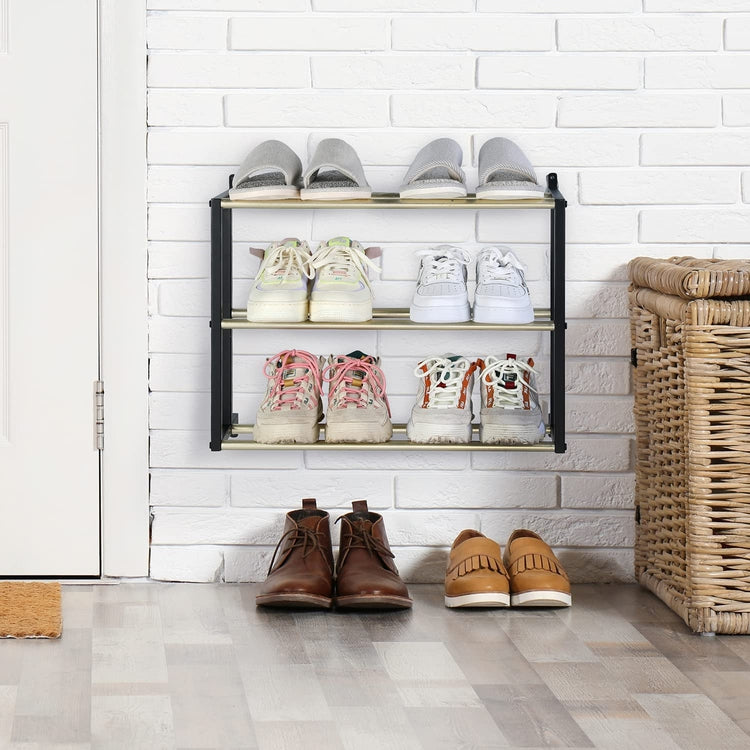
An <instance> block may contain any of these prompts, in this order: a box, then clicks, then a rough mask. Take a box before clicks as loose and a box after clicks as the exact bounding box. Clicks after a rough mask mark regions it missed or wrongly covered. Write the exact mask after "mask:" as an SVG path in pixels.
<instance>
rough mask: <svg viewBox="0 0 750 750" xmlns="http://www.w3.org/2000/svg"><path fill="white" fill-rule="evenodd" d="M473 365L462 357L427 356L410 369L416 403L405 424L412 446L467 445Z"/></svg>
mask: <svg viewBox="0 0 750 750" xmlns="http://www.w3.org/2000/svg"><path fill="white" fill-rule="evenodd" d="M475 369H476V364H475V363H474V362H472V361H471V360H469V359H466V357H461V356H459V355H456V354H445V355H443V356H442V357H428V358H427V359H424V360H422V361H421V362H420V363H419V364H418V365H417V367H416V369H415V370H414V374H415V375H416V376H417V377H418V378H420V382H419V389H418V391H417V402H416V403H415V404H414V407H413V408H412V410H411V417H410V419H409V422H408V424H407V425H406V435H407V437H408V438H409V440H411V441H412V442H413V443H469V442H471V419H472V416H473V414H472V411H471V391H472V388H473V386H474V370H475Z"/></svg>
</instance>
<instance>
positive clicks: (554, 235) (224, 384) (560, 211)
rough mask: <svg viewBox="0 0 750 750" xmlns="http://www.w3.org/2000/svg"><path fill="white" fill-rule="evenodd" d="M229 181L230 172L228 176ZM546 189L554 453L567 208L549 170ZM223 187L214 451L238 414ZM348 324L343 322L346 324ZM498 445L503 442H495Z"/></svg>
mask: <svg viewBox="0 0 750 750" xmlns="http://www.w3.org/2000/svg"><path fill="white" fill-rule="evenodd" d="M230 184H231V177H230ZM547 188H548V192H549V194H550V196H551V197H552V198H553V200H554V206H553V207H552V208H551V209H550V310H551V313H550V314H551V320H552V323H553V324H554V328H553V329H552V330H551V331H550V413H549V429H550V434H551V436H552V441H553V444H554V449H555V453H565V451H566V450H567V444H566V442H565V329H566V328H567V323H566V322H565V208H566V206H567V205H568V204H567V201H566V200H565V198H564V197H563V195H562V193H561V192H560V190H559V188H558V184H557V175H556V174H555V173H554V172H552V173H550V174H548V175H547ZM228 197H229V192H228V191H225V192H223V193H221V194H220V195H217V196H216V197H215V198H213V199H211V200H210V201H209V206H210V207H211V321H210V323H209V325H210V327H211V439H210V448H211V450H212V451H220V450H221V449H222V441H223V440H224V439H225V438H226V437H228V436H230V435H231V430H232V425H233V424H235V423H236V422H237V415H236V414H234V413H233V412H232V334H233V330H232V329H223V328H222V327H221V322H222V320H223V319H228V318H231V317H232V211H233V210H234V209H233V208H222V205H221V203H222V200H226V199H227V198H228ZM345 327H346V324H342V328H345ZM268 447H269V449H272V448H273V446H272V445H271V446H268ZM498 450H502V446H498Z"/></svg>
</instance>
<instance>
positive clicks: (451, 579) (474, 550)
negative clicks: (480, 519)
mask: <svg viewBox="0 0 750 750" xmlns="http://www.w3.org/2000/svg"><path fill="white" fill-rule="evenodd" d="M445 606H446V607H508V606H510V583H509V580H508V573H507V571H506V570H505V566H504V565H503V558H502V553H501V552H500V545H499V544H498V543H497V542H493V541H492V539H488V538H487V537H486V536H485V535H484V534H480V533H479V532H478V531H474V529H466V530H465V531H462V532H461V533H460V534H459V535H458V536H457V537H456V540H455V541H454V542H453V546H452V547H451V552H450V557H449V558H448V569H447V570H446V573H445Z"/></svg>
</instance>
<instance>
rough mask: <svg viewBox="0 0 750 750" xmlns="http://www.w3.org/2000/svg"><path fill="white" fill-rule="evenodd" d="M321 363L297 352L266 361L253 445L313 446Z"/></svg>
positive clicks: (319, 409) (320, 414)
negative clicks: (265, 378) (264, 391)
mask: <svg viewBox="0 0 750 750" xmlns="http://www.w3.org/2000/svg"><path fill="white" fill-rule="evenodd" d="M324 364H325V360H324V359H323V357H320V358H318V357H316V356H315V355H314V354H310V352H303V351H300V350H297V349H291V350H289V349H288V350H286V351H283V352H279V354H277V355H276V356H274V357H269V358H268V359H267V360H266V364H265V366H264V369H263V373H264V374H265V376H266V377H267V378H268V381H269V382H268V387H267V388H266V397H265V398H264V399H263V403H261V405H260V408H259V409H258V414H257V416H256V418H255V427H254V428H253V440H255V442H256V443H315V442H317V440H318V438H319V437H320V425H319V424H318V423H319V422H320V420H321V419H322V417H323V404H322V381H321V371H322V369H323V365H324Z"/></svg>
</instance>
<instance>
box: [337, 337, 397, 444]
mask: <svg viewBox="0 0 750 750" xmlns="http://www.w3.org/2000/svg"><path fill="white" fill-rule="evenodd" d="M323 380H326V381H328V383H329V386H328V410H327V411H326V443H387V442H388V441H389V440H390V439H391V436H392V435H393V425H392V424H391V408H390V406H389V404H388V396H387V395H386V392H385V375H384V374H383V371H382V370H381V369H380V359H379V358H376V357H370V356H368V355H367V354H364V353H363V352H360V351H354V352H351V353H350V354H339V355H336V356H334V355H331V356H330V357H329V358H328V367H326V369H325V370H324V371H323Z"/></svg>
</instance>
